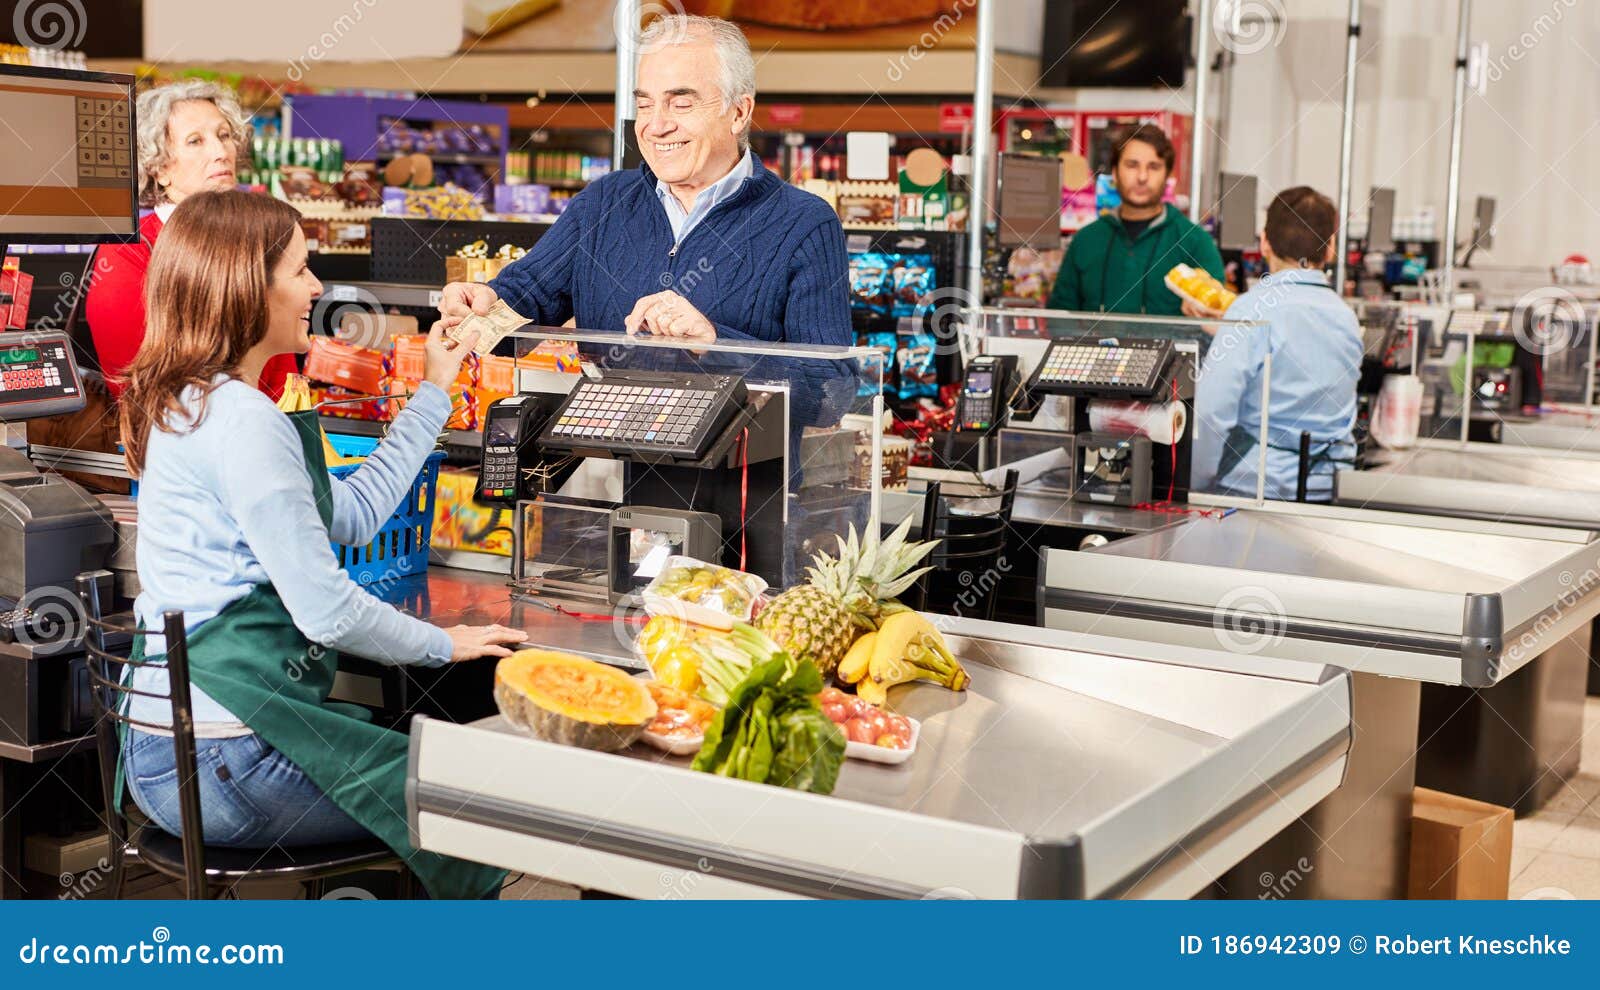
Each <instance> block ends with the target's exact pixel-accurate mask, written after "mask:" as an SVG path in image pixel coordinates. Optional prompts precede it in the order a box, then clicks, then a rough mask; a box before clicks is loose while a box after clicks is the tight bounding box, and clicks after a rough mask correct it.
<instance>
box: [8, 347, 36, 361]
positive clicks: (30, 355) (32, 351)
mask: <svg viewBox="0 0 1600 990" xmlns="http://www.w3.org/2000/svg"><path fill="white" fill-rule="evenodd" d="M37 360H39V350H38V348H23V347H12V348H9V349H7V350H3V351H0V364H26V363H27V362H29V361H37Z"/></svg>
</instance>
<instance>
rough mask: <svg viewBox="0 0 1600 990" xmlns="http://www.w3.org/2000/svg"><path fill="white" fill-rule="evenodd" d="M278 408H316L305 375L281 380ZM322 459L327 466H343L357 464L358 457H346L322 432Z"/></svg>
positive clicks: (295, 411) (288, 411)
mask: <svg viewBox="0 0 1600 990" xmlns="http://www.w3.org/2000/svg"><path fill="white" fill-rule="evenodd" d="M278 408H279V409H281V410H283V411H284V412H286V413H297V412H305V411H306V410H308V409H315V408H317V403H316V400H315V399H313V398H311V383H310V382H309V381H307V380H306V376H305V375H289V376H288V377H286V378H284V380H283V394H282V395H280V396H278ZM322 459H323V460H324V461H326V462H327V464H328V467H344V466H345V465H347V464H359V463H361V461H362V460H363V459H362V458H360V457H346V456H344V455H343V454H341V453H339V452H338V451H337V450H334V449H333V444H331V443H329V442H328V434H327V433H323V434H322Z"/></svg>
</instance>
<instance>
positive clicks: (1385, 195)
mask: <svg viewBox="0 0 1600 990" xmlns="http://www.w3.org/2000/svg"><path fill="white" fill-rule="evenodd" d="M1367 250H1368V251H1384V252H1388V251H1393V250H1394V190H1393V189H1385V188H1383V187H1382V186H1373V187H1372V198H1371V199H1369V200H1368V201H1367Z"/></svg>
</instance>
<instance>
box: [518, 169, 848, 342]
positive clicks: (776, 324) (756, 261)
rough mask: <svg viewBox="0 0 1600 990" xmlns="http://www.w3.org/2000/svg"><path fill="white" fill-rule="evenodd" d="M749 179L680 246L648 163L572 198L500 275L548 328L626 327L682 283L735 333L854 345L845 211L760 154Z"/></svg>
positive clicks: (523, 310)
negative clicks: (649, 302)
mask: <svg viewBox="0 0 1600 990" xmlns="http://www.w3.org/2000/svg"><path fill="white" fill-rule="evenodd" d="M753 165H754V168H753V172H752V174H751V176H750V178H749V179H747V180H745V182H744V183H743V184H742V185H741V186H740V187H739V188H738V190H737V191H735V192H734V193H733V195H731V196H729V197H728V198H727V199H726V200H725V201H723V202H722V203H719V204H718V205H717V206H716V207H715V208H713V209H712V210H711V212H710V213H708V214H706V216H705V219H704V220H702V221H701V222H700V223H699V224H697V225H696V226H695V227H694V228H693V229H691V230H690V231H689V232H688V234H686V235H685V236H684V238H683V241H682V242H681V243H676V244H675V243H674V242H673V237H672V227H671V225H670V224H669V223H668V222H667V214H666V210H665V209H663V208H662V205H661V202H660V200H658V199H657V197H656V177H655V174H654V173H652V172H651V171H650V169H649V167H648V166H646V165H641V166H639V168H638V169H637V170H628V171H624V172H613V173H611V174H610V175H607V176H605V177H604V178H602V179H599V180H598V181H596V182H593V183H590V185H589V186H588V187H587V188H585V189H584V190H583V191H582V192H581V193H579V194H578V195H576V196H574V197H573V198H572V202H571V203H570V204H569V205H568V207H567V211H566V212H565V213H563V214H562V215H561V218H560V219H559V220H557V221H556V222H555V224H554V225H553V226H552V227H551V228H550V230H549V231H548V232H547V233H546V234H545V235H544V236H543V237H541V238H540V239H539V241H538V242H537V243H535V244H534V246H533V249H532V250H531V251H529V252H528V253H527V255H525V256H524V257H523V258H522V259H521V260H520V261H517V262H515V263H513V264H511V265H509V266H507V267H506V268H505V270H503V271H502V272H501V273H500V276H499V277H498V278H496V279H494V280H493V281H492V282H490V283H489V285H490V287H491V288H493V289H494V291H495V292H496V294H498V295H499V296H500V298H501V299H503V300H505V302H506V304H507V305H509V306H510V307H511V308H512V309H514V310H516V311H517V312H518V313H520V314H521V315H523V316H524V317H527V318H528V319H530V320H533V321H535V322H536V323H540V324H543V325H545V326H559V325H561V324H562V323H564V322H566V321H567V320H568V319H569V318H572V317H576V318H577V324H578V326H579V327H581V328H583V329H585V330H616V331H620V330H622V329H623V319H624V318H625V317H626V316H627V315H628V314H629V313H630V312H632V311H633V306H634V303H636V302H638V301H639V300H640V299H642V298H643V297H645V296H648V295H653V294H655V293H657V292H661V291H663V290H665V289H674V290H676V291H677V292H678V293H679V294H680V295H682V296H683V297H684V298H685V299H687V300H688V301H689V302H690V303H691V304H693V305H694V307H695V308H696V309H698V310H699V311H700V312H701V313H703V314H704V315H705V317H706V319H708V320H710V321H711V322H712V323H713V324H715V325H716V328H717V336H718V337H719V338H723V339H733V340H765V341H788V342H792V343H806V344H837V345H849V344H851V343H854V333H853V331H852V330H851V326H850V297H849V287H848V286H849V268H848V263H847V261H846V259H845V251H844V230H843V228H842V227H841V226H840V224H839V217H838V215H837V214H835V213H834V211H833V210H832V209H831V208H830V207H829V206H828V204H827V203H825V202H823V201H822V200H821V199H819V198H817V197H816V196H813V195H811V194H810V193H808V192H804V191H802V190H799V189H796V188H794V187H793V186H791V185H789V184H788V183H785V182H784V181H782V180H781V179H779V178H778V177H777V176H775V175H773V174H772V173H771V172H769V171H768V170H767V169H766V168H764V167H763V166H762V164H761V162H760V160H759V159H758V160H756V161H754V162H753Z"/></svg>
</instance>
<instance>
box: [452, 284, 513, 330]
mask: <svg viewBox="0 0 1600 990" xmlns="http://www.w3.org/2000/svg"><path fill="white" fill-rule="evenodd" d="M499 298H500V297H499V296H497V295H495V293H494V290H493V289H491V288H489V287H488V286H487V285H484V284H483V283H482V282H451V283H450V284H449V285H447V286H445V287H444V296H443V298H441V299H440V300H439V313H440V315H442V316H443V317H444V319H442V320H440V321H439V322H440V325H441V326H442V327H443V328H444V329H446V330H448V329H450V328H451V327H453V326H455V325H456V324H457V323H460V322H461V321H462V320H464V319H466V318H467V317H469V316H471V315H472V314H473V313H476V314H478V315H479V316H487V315H488V314H489V307H491V306H493V305H494V303H495V300H496V299H499Z"/></svg>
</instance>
